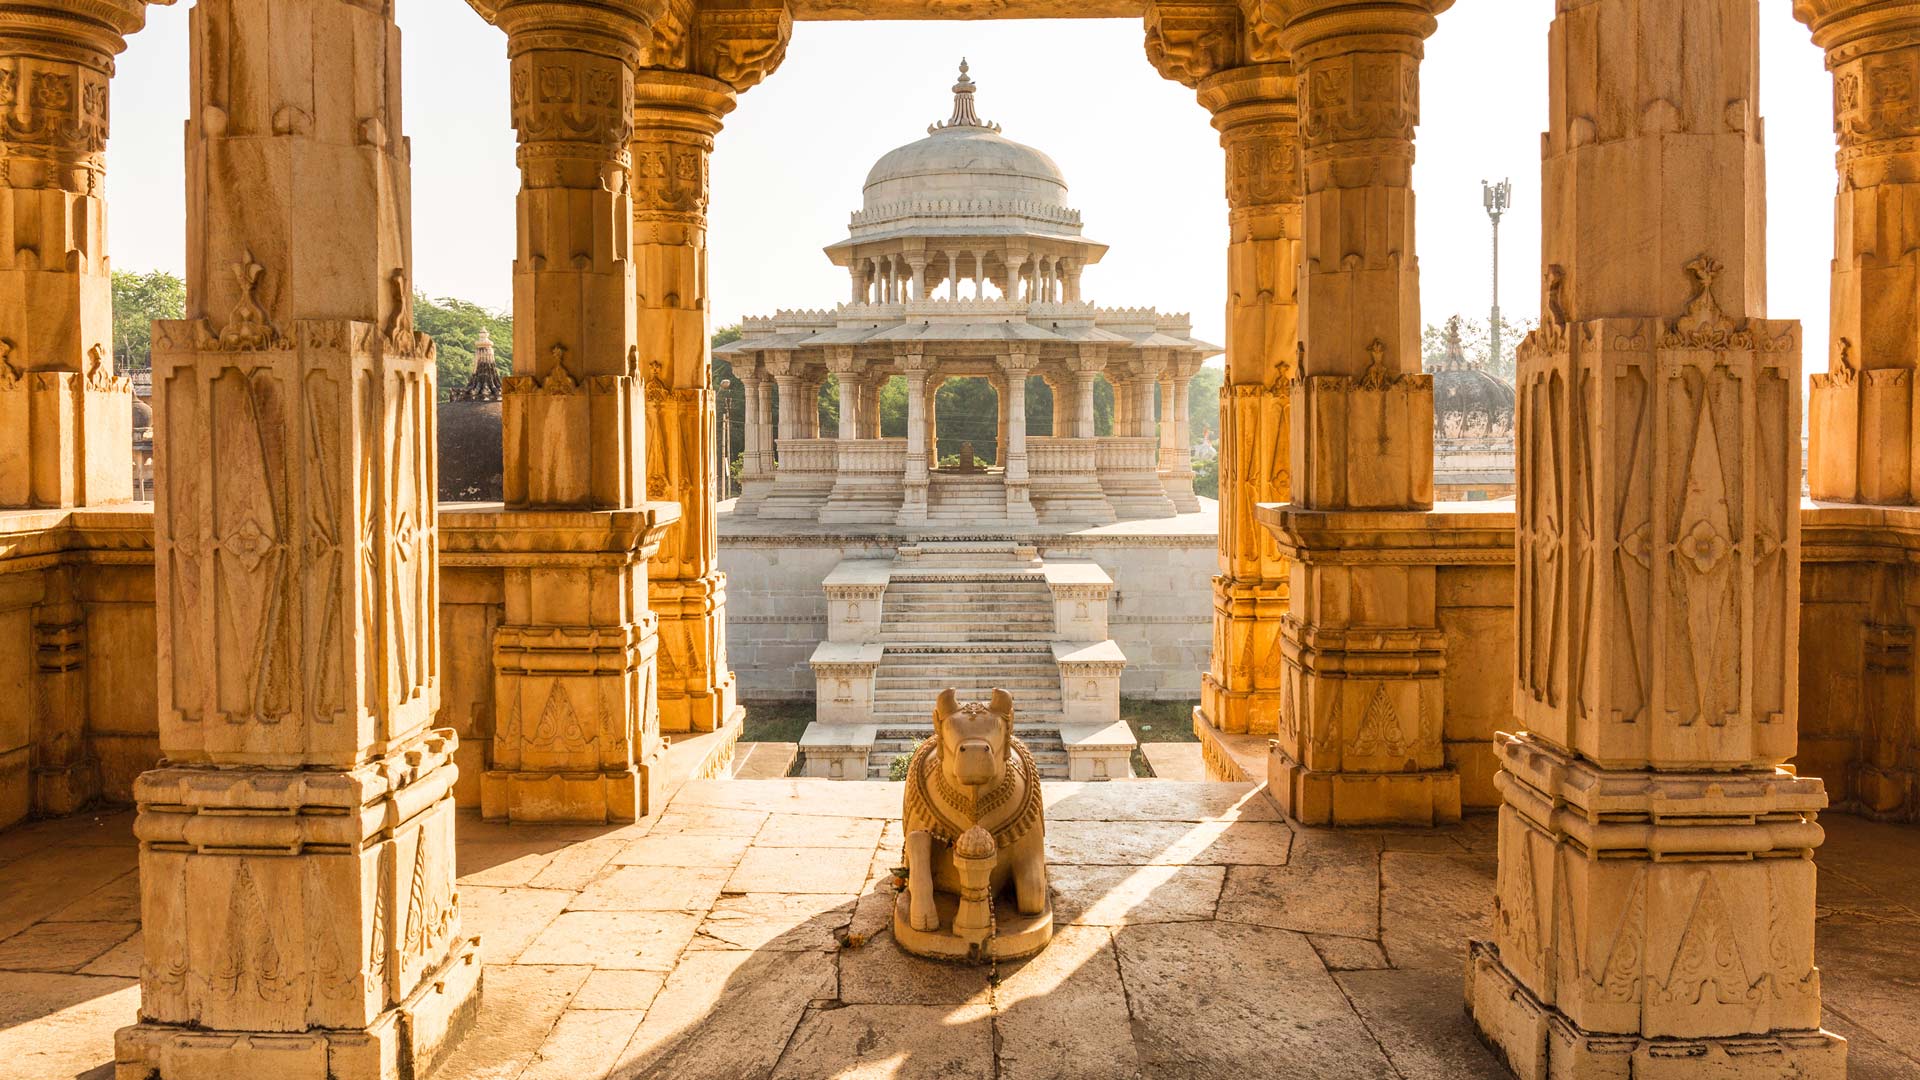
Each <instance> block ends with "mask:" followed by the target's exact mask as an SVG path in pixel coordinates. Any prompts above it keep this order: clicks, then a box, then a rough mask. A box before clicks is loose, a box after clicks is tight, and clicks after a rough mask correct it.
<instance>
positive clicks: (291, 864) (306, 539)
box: [89, 0, 480, 1080]
mask: <svg viewBox="0 0 1920 1080" xmlns="http://www.w3.org/2000/svg"><path fill="white" fill-rule="evenodd" d="M89 6H91V7H94V8H98V7H99V5H97V4H96V5H89ZM189 34H190V36H191V39H192V54H193V60H194V63H193V65H192V68H191V71H192V82H191V96H190V113H189V119H188V121H187V126H186V144H187V145H186V162H187V164H186V175H187V242H186V248H187V309H188V310H187V314H188V316H189V318H188V319H186V320H184V321H170V322H159V323H156V324H155V326H154V335H153V340H154V348H153V357H154V380H153V382H154V412H155V418H156V421H157V422H156V424H155V428H156V434H157V436H158V438H157V440H156V445H155V475H156V478H157V481H158V483H157V488H156V492H155V495H156V497H155V507H154V555H155V564H156V576H155V607H156V611H157V617H158V619H159V623H160V629H159V634H158V640H159V658H158V668H159V685H158V698H159V736H160V756H161V759H162V761H163V764H162V765H161V766H160V767H159V768H156V769H154V770H152V771H150V772H147V773H143V774H142V775H141V776H140V777H139V778H138V779H137V780H136V781H135V783H134V798H135V801H136V802H137V804H138V816H137V817H136V819H135V822H134V833H135V835H136V836H137V837H138V839H139V841H140V893H141V896H140V907H141V920H140V921H141V925H142V929H143V938H144V955H143V962H142V965H141V976H140V1010H139V1015H140V1020H139V1022H138V1023H137V1024H135V1025H133V1026H131V1027H127V1028H123V1029H121V1030H120V1032H119V1033H118V1035H117V1037H116V1040H115V1073H116V1075H118V1076H124V1077H135V1076H137V1077H161V1078H169V1080H170V1078H188V1077H211V1076H222V1077H225V1076H304V1077H321V1076H326V1077H334V1078H339V1080H391V1078H417V1077H425V1076H426V1075H427V1074H428V1073H429V1072H430V1071H431V1070H432V1068H433V1066H434V1064H435V1063H436V1062H437V1061H438V1060H439V1058H440V1057H441V1055H442V1053H443V1052H444V1051H445V1049H446V1048H447V1047H448V1046H449V1045H450V1044H451V1043H452V1042H453V1041H455V1040H456V1039H457V1038H458V1037H459V1035H460V1033H461V1032H462V1031H464V1030H465V1028H466V1027H467V1026H468V1025H470V1023H471V1021H472V1017H473V1015H474V1013H475V1011H476V1010H477V1007H478V993H479V984H480V963H479V955H478V950H477V945H478V939H476V938H472V937H469V936H467V935H466V934H464V933H463V932H462V929H461V904H460V895H459V893H458V891H457V890H456V889H455V886H454V851H453V839H454V837H453V833H454V807H453V797H452V790H453V785H454V780H455V777H456V776H457V774H458V772H459V769H458V766H456V765H455V764H454V753H455V751H456V748H457V742H458V740H457V739H456V738H455V736H454V735H453V733H452V732H451V731H445V730H435V729H434V728H433V727H432V723H433V719H434V715H435V712H436V710H437V709H438V707H439V697H440V687H439V673H440V664H439V660H440V642H439V635H438V626H439V623H438V620H437V618H436V608H437V604H438V599H439V596H438V592H439V573H438V569H437V559H438V554H439V551H438V548H439V539H438V532H437V520H438V514H437V506H436V504H435V498H434V488H435V480H434V477H435V464H434V402H435V391H434V370H435V368H434V364H435V350H434V345H433V342H432V340H431V339H429V338H427V337H426V336H425V335H422V334H418V333H416V332H415V331H414V329H413V310H412V303H411V300H412V279H411V271H410V266H411V262H412V259H411V254H412V253H411V242H410V230H411V224H410V220H409V218H410V205H409V203H410V193H409V179H408V166H407V160H408V149H407V141H406V139H405V137H404V136H403V135H402V134H401V132H402V130H403V128H402V123H401V120H402V117H401V108H400V106H401V101H400V87H401V79H400V56H401V51H400V36H399V32H398V30H397V29H396V27H395V26H394V24H393V21H392V6H391V5H375V6H369V5H366V4H363V3H359V2H357V0H309V2H307V3H304V4H297V5H296V4H272V5H269V4H261V3H255V2H249V0H200V2H199V3H198V4H196V5H195V6H194V8H193V10H192V11H191V12H190V13H189ZM318 41H352V42H357V43H359V44H358V47H356V48H353V49H318V48H316V49H312V50H307V49H292V48H288V47H286V44H285V43H287V42H318ZM269 208H271V212H268V211H269Z"/></svg>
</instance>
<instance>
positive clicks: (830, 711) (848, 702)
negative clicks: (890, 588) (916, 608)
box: [802, 641, 886, 775]
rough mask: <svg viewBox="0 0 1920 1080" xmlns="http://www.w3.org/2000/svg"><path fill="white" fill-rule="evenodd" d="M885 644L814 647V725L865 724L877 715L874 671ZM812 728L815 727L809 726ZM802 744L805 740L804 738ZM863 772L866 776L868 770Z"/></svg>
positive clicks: (837, 642) (826, 642) (826, 644)
mask: <svg viewBox="0 0 1920 1080" xmlns="http://www.w3.org/2000/svg"><path fill="white" fill-rule="evenodd" d="M885 651H886V650H885V646H883V645H879V644H859V643H847V642H840V641H823V642H821V643H820V646H819V647H818V648H816V649H814V650H813V659H812V660H811V661H810V663H811V665H812V667H813V677H814V678H815V679H816V680H818V683H819V690H818V691H817V692H816V693H815V695H814V720H815V723H814V725H813V727H817V726H819V725H821V724H863V723H867V722H868V721H870V720H872V718H873V673H874V671H875V670H876V669H878V668H879V666H880V661H881V657H882V655H883V654H884V653H885ZM808 730H812V727H809V729H808ZM802 745H803V746H804V745H805V743H804V741H803V743H802ZM861 775H865V773H864V771H863V772H862V774H861Z"/></svg>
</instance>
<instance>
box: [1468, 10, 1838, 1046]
mask: <svg viewBox="0 0 1920 1080" xmlns="http://www.w3.org/2000/svg"><path fill="white" fill-rule="evenodd" d="M1758 17H1759V10H1758V7H1757V5H1755V4H1754V3H1753V2H1752V0H1700V2H1698V3H1694V2H1689V3H1686V4H1677V3H1657V4H1656V3H1648V2H1646V0H1597V2H1594V3H1588V4H1583V5H1579V6H1577V7H1567V6H1563V7H1562V8H1561V9H1560V12H1559V14H1558V16H1557V17H1556V18H1555V20H1554V24H1553V29H1552V32H1551V34H1550V37H1549V42H1550V49H1551V54H1550V55H1551V63H1550V69H1549V70H1550V73H1551V74H1550V77H1551V78H1552V80H1553V84H1554V85H1555V86H1558V87H1563V88H1565V92H1564V93H1556V94H1555V95H1554V99H1553V112H1552V114H1551V115H1550V118H1549V119H1550V123H1551V127H1550V129H1549V130H1548V132H1547V134H1546V136H1545V138H1544V139H1543V150H1544V160H1543V165H1542V176H1543V181H1544V183H1543V189H1544V199H1543V207H1542V211H1543V217H1544V231H1543V237H1542V255H1543V258H1544V260H1545V262H1546V264H1547V271H1546V275H1545V288H1544V290H1543V292H1544V295H1543V298H1542V299H1543V304H1542V309H1543V311H1544V312H1545V313H1546V319H1545V322H1544V325H1543V326H1542V327H1541V329H1540V330H1538V331H1536V332H1535V333H1533V334H1530V335H1528V337H1527V339H1526V341H1525V342H1524V343H1523V344H1522V345H1521V347H1520V372H1519V380H1518V381H1519V386H1518V391H1519V401H1518V409H1519V437H1518V444H1519V451H1518V466H1519V477H1518V479H1519V496H1518V507H1517V511H1518V512H1517V524H1516V530H1515V531H1516V543H1517V549H1518V550H1517V553H1516V555H1517V566H1518V575H1517V576H1518V579H1519V589H1518V601H1517V610H1518V651H1517V655H1516V660H1517V673H1518V680H1517V685H1516V686H1515V692H1514V700H1515V703H1516V708H1517V715H1516V717H1515V723H1516V725H1517V726H1518V727H1519V728H1520V729H1522V730H1521V732H1520V734H1517V735H1507V734H1501V735H1498V736H1496V751H1497V754H1498V756H1499V760H1500V765H1501V769H1502V771H1501V772H1500V773H1499V775H1498V776H1497V777H1496V780H1495V782H1496V786H1497V787H1498V788H1499V789H1500V792H1501V796H1502V806H1501V809H1500V833H1499V843H1498V850H1499V859H1500V868H1499V877H1498V884H1497V887H1496V896H1497V899H1496V907H1495V915H1494V920H1493V940H1492V941H1491V942H1477V943H1475V944H1474V946H1473V949H1472V957H1471V960H1470V965H1469V985H1468V1005H1469V1009H1470V1011H1471V1012H1472V1014H1473V1017H1474V1021H1475V1023H1476V1025H1477V1026H1478V1028H1479V1030H1480V1033H1481V1036H1482V1038H1484V1039H1485V1040H1487V1041H1488V1042H1489V1043H1490V1044H1491V1045H1492V1046H1494V1047H1495V1048H1496V1049H1497V1050H1498V1051H1499V1052H1500V1053H1501V1054H1502V1055H1503V1056H1504V1057H1505V1058H1506V1059H1507V1060H1508V1061H1509V1062H1510V1063H1511V1064H1512V1065H1513V1066H1514V1068H1515V1070H1516V1071H1517V1072H1519V1074H1520V1075H1522V1076H1526V1077H1536V1076H1537V1077H1545V1076H1553V1077H1565V1078H1569V1080H1586V1078H1590V1077H1616V1076H1624V1075H1628V1074H1631V1075H1635V1076H1640V1075H1647V1076H1652V1075H1658V1074H1659V1073H1661V1072H1674V1073H1676V1074H1678V1072H1679V1071H1680V1069H1681V1067H1680V1064H1679V1063H1680V1062H1682V1061H1684V1062H1685V1066H1684V1073H1685V1075H1689V1076H1692V1075H1701V1076H1705V1075H1712V1076H1716V1077H1728V1078H1730V1080H1743V1078H1749V1077H1753V1078H1762V1077H1764V1078H1767V1080H1773V1078H1776V1077H1786V1076H1795V1077H1810V1078H1824V1080H1839V1078H1840V1077H1841V1076H1843V1075H1844V1073H1845V1054H1846V1049H1845V1043H1844V1042H1843V1041H1842V1040H1840V1039H1839V1038H1837V1037H1836V1036H1833V1035H1831V1034H1829V1033H1826V1032H1823V1031H1821V1030H1820V973H1819V969H1818V968H1817V967H1815V966H1814V956H1813V941H1814V922H1813V920H1814V864H1813V851H1814V849H1815V848H1816V847H1817V846H1818V845H1819V844H1820V841H1821V829H1820V826H1819V824H1818V823H1817V821H1816V815H1817V813H1818V811H1819V810H1820V809H1821V808H1823V807H1824V806H1825V805H1826V792H1825V790H1824V788H1823V787H1822V785H1821V782H1820V781H1819V780H1818V779H1815V778H1811V777H1798V776H1795V775H1794V774H1793V773H1792V772H1791V771H1789V770H1786V769H1783V768H1781V767H1780V765H1781V763H1783V762H1786V761H1787V760H1789V759H1790V758H1792V757H1793V754H1794V748H1795V730H1796V722H1797V712H1798V708H1797V706H1798V702H1797V700H1796V689H1797V671H1796V667H1797V657H1798V627H1799V619H1800V613H1799V570H1800V565H1799V547H1800V544H1799V540H1800V530H1799V498H1798V495H1799V486H1800V485H1799V468H1798V465H1799V456H1800V455H1799V448H1798V440H1797V439H1796V438H1795V436H1796V434H1797V433H1798V432H1799V430H1800V368H1799V362H1800V327H1799V324H1797V323H1794V322H1790V321H1785V320H1771V319H1768V318H1767V317H1766V315H1767V312H1766V284H1765V283H1766V272H1765V271H1766V265H1765V257H1764V251H1765V247H1764V241H1765V221H1766V215H1765V213H1764V209H1765V197H1766V195H1765V172H1764V152H1763V147H1762V145H1761V139H1760V133H1761V122H1760V116H1759V112H1758V105H1757V103H1758V97H1757V95H1758V91H1759V86H1760V79H1759V71H1758V54H1757V42H1758V40H1759V30H1758V28H1757V26H1756V20H1757V19H1758ZM1603 31H1604V32H1605V33H1606V34H1607V35H1608V36H1609V37H1610V39H1611V40H1614V41H1616V42H1618V43H1619V47H1616V48H1608V49H1595V48H1593V47H1592V43H1593V42H1594V41H1595V40H1596V38H1597V36H1598V35H1600V34H1601V33H1602V32H1603ZM1629 45H1638V46H1639V48H1638V49H1635V48H1631V47H1627V46H1629ZM1656 48H1657V49H1658V50H1659V51H1660V55H1668V56H1676V57H1685V58H1686V63H1685V65H1684V68H1683V67H1682V66H1681V65H1680V64H1677V63H1673V64H1667V63H1658V64H1656V63H1650V62H1649V59H1648V57H1649V51H1650V50H1654V49H1656ZM1729 207H1733V208H1740V209H1739V212H1731V213H1730V212H1725V209H1724V208H1729Z"/></svg>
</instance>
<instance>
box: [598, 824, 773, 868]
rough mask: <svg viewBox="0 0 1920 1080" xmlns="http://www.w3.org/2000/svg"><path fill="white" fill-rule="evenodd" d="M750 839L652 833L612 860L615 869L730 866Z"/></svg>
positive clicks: (737, 860) (751, 840)
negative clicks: (623, 867) (617, 867)
mask: <svg viewBox="0 0 1920 1080" xmlns="http://www.w3.org/2000/svg"><path fill="white" fill-rule="evenodd" d="M752 842H753V837H752V836H750V835H747V836H720V835H714V834H711V833H690V832H676V833H653V834H649V835H647V836H643V837H641V838H640V839H638V840H635V841H634V842H633V843H631V844H628V845H627V846H626V847H624V848H622V849H621V850H620V854H618V855H615V856H614V857H613V864H614V865H615V866H732V865H734V864H735V863H737V862H739V861H740V856H741V855H742V854H744V853H745V852H746V850H747V845H748V844H750V843H752Z"/></svg>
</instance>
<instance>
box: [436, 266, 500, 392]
mask: <svg viewBox="0 0 1920 1080" xmlns="http://www.w3.org/2000/svg"><path fill="white" fill-rule="evenodd" d="M413 325H414V327H415V328H416V329H418V330H419V331H420V332H421V333H423V334H428V335H431V336H432V338H433V341H434V345H435V346H436V347H437V348H438V350H439V355H440V364H439V369H440V370H439V378H440V400H442V401H445V400H447V398H448V397H450V396H451V395H452V394H453V392H454V391H455V390H458V389H460V388H462V387H464V386H466V385H467V379H468V378H469V377H471V376H472V375H473V346H474V342H476V341H479V340H480V332H481V331H482V330H485V331H486V332H487V335H488V336H489V337H491V338H492V339H493V359H494V363H495V364H497V365H498V366H499V368H500V374H501V376H502V377H505V376H507V375H509V374H511V373H512V372H513V315H512V314H511V313H510V312H504V311H494V310H492V309H491V308H487V307H483V306H481V305H479V304H476V303H474V302H473V301H471V300H461V299H458V298H456V297H451V296H443V297H441V298H440V299H438V300H433V299H429V298H428V297H427V295H426V294H425V293H418V292H416V293H414V294H413Z"/></svg>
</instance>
